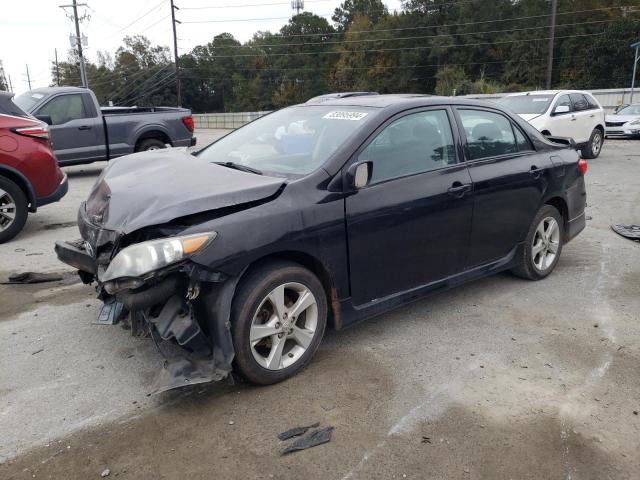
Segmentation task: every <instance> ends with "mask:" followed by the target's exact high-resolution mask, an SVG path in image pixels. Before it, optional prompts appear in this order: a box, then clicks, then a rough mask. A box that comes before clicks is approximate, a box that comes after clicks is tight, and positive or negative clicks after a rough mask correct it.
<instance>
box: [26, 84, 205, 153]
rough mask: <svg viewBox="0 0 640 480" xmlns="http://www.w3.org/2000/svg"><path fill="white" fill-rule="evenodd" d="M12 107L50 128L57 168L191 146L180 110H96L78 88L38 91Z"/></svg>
mask: <svg viewBox="0 0 640 480" xmlns="http://www.w3.org/2000/svg"><path fill="white" fill-rule="evenodd" d="M14 102H15V103H16V104H17V105H18V106H19V107H20V108H22V109H23V110H25V111H26V112H28V113H30V114H31V115H33V116H35V117H36V118H38V119H40V120H42V121H44V122H46V123H48V124H49V125H50V127H49V129H50V132H51V140H52V142H53V149H54V151H55V154H56V157H58V162H59V163H60V165H75V164H79V163H91V162H95V161H99V160H109V159H111V158H116V157H121V156H122V155H128V154H130V153H133V152H141V151H143V150H155V149H158V148H165V147H166V146H167V145H169V146H172V147H190V146H194V145H195V144H196V139H195V137H194V136H193V128H194V124H193V118H192V117H191V111H190V110H188V109H186V108H172V107H100V105H99V104H98V100H97V99H96V96H95V95H94V94H93V92H92V91H91V90H89V89H86V88H78V87H49V88H38V89H35V90H30V91H28V92H26V93H23V94H22V95H19V96H18V97H16V98H15V99H14Z"/></svg>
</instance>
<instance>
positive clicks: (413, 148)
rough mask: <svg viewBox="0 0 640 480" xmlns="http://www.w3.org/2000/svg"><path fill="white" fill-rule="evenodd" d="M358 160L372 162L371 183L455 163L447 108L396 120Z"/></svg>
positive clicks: (368, 146)
mask: <svg viewBox="0 0 640 480" xmlns="http://www.w3.org/2000/svg"><path fill="white" fill-rule="evenodd" d="M358 161H360V162H365V161H370V162H372V163H373V170H372V173H371V183H376V182H381V181H383V180H389V179H391V178H397V177H403V176H406V175H411V174H414V173H421V172H428V171H429V170H435V169H438V168H442V167H444V166H446V165H449V164H452V163H456V153H455V148H454V143H453V134H452V132H451V124H450V123H449V117H448V115H447V111H446V110H430V111H428V112H420V113H413V114H411V115H407V116H405V117H402V118H399V119H398V120H395V121H394V122H392V123H390V124H389V125H388V126H387V127H385V129H384V130H382V132H380V133H379V134H378V136H376V138H375V139H374V140H373V141H372V142H371V143H370V144H369V145H367V147H366V148H365V149H364V150H363V151H362V152H361V153H360V155H359V156H358Z"/></svg>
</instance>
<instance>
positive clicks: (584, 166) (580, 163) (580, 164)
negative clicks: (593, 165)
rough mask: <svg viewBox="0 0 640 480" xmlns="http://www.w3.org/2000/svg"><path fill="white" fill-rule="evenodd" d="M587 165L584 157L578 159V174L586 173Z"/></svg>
mask: <svg viewBox="0 0 640 480" xmlns="http://www.w3.org/2000/svg"><path fill="white" fill-rule="evenodd" d="M587 167H588V165H587V161H586V160H585V159H584V158H581V159H580V160H578V171H579V172H580V175H584V174H585V173H587Z"/></svg>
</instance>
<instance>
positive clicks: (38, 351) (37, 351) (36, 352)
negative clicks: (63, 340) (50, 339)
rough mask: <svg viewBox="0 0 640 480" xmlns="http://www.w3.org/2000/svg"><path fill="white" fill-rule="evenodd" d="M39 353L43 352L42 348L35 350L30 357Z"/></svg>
mask: <svg viewBox="0 0 640 480" xmlns="http://www.w3.org/2000/svg"><path fill="white" fill-rule="evenodd" d="M40 352H44V348H39V349H38V350H36V351H35V352H31V355H37V354H38V353H40Z"/></svg>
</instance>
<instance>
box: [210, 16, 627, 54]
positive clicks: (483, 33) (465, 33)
mask: <svg viewBox="0 0 640 480" xmlns="http://www.w3.org/2000/svg"><path fill="white" fill-rule="evenodd" d="M615 21H616V20H594V21H590V22H575V23H563V24H561V25H557V26H558V27H570V26H577V25H592V24H600V23H612V22H615ZM544 28H549V26H548V25H541V26H539V27H525V28H507V29H502V30H487V31H482V32H462V33H454V34H451V33H439V34H436V35H417V36H411V37H387V38H365V39H360V40H338V41H327V42H302V43H280V44H278V43H272V44H261V43H256V44H255V45H224V46H221V47H220V48H267V47H269V48H271V47H304V46H308V45H341V44H344V43H370V42H386V41H401V40H420V39H425V38H439V37H449V36H468V35H485V34H489V33H507V32H522V31H528V30H540V29H544Z"/></svg>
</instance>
